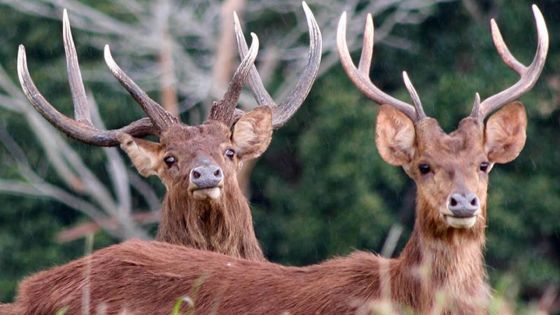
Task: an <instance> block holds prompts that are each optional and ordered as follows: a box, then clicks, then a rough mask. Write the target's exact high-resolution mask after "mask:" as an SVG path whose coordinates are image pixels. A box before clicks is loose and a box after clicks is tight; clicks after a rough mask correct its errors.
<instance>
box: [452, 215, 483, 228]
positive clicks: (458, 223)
mask: <svg viewBox="0 0 560 315" xmlns="http://www.w3.org/2000/svg"><path fill="white" fill-rule="evenodd" d="M445 221H446V222H447V224H449V225H451V226H452V227H454V228H457V229H468V228H470V227H472V226H473V225H474V224H475V223H476V216H473V217H470V218H456V217H452V216H449V215H446V216H445Z"/></svg>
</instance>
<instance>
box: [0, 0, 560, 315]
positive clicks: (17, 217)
mask: <svg viewBox="0 0 560 315" xmlns="http://www.w3.org/2000/svg"><path fill="white" fill-rule="evenodd" d="M532 3H533V2H532V1H506V0H495V1H492V0H462V1H461V0H455V1H453V0H401V1H398V0H371V1H361V0H345V1H342V0H341V1H338V0H330V1H310V2H308V4H309V5H310V7H311V9H312V10H313V11H314V13H315V16H316V18H317V21H318V23H319V26H320V27H321V30H322V33H323V47H324V50H323V53H324V54H323V62H322V66H321V71H320V74H319V78H318V80H317V81H316V83H315V85H314V87H313V89H312V91H311V94H310V95H309V97H308V99H307V101H306V102H305V103H304V105H303V106H302V108H301V109H300V110H299V112H298V113H297V115H296V116H295V117H294V118H293V119H292V120H291V121H290V122H289V123H288V124H287V125H286V126H284V127H283V128H281V129H279V130H277V131H276V132H275V133H274V136H273V141H272V144H271V146H270V147H269V149H268V151H267V152H266V153H265V154H264V156H263V157H261V158H260V159H259V160H258V161H255V162H254V163H249V164H250V165H247V167H246V168H245V169H244V171H243V173H241V174H240V180H241V183H242V185H243V187H244V189H245V191H246V193H247V195H248V196H250V200H251V203H252V208H253V215H254V221H255V230H256V233H257V237H258V239H259V240H260V242H261V244H262V246H263V248H264V250H265V253H266V256H267V257H268V258H269V259H270V260H271V261H274V262H279V263H282V264H290V265H304V264H311V263H315V262H319V261H321V260H323V259H326V258H328V257H333V256H337V255H346V254H348V253H349V252H351V251H353V250H356V249H360V250H367V251H374V252H383V253H385V254H386V255H392V256H396V255H398V253H399V252H400V250H401V248H402V246H403V245H404V244H405V243H406V241H407V239H408V237H409V234H410V232H411V229H412V226H413V222H414V196H415V186H414V183H413V182H412V180H410V179H409V178H408V177H407V176H406V175H405V174H404V172H403V171H402V170H401V169H400V168H396V167H392V166H390V165H388V164H386V163H385V162H383V161H382V160H381V158H380V156H379V154H378V152H377V150H376V148H375V145H374V142H373V125H374V119H375V116H376V112H377V107H378V106H377V105H375V104H374V103H372V102H371V101H369V100H367V99H366V98H365V97H363V96H362V95H361V93H360V92H359V91H358V90H357V89H356V88H355V87H354V86H353V85H352V84H351V83H350V82H349V80H348V79H347V77H346V75H345V74H344V72H343V70H342V68H341V66H340V64H339V62H338V55H337V53H336V49H335V35H336V24H337V22H338V18H339V16H340V14H341V13H342V11H343V10H346V11H347V12H348V22H349V26H348V33H347V38H348V42H349V45H350V49H351V50H352V51H353V52H354V53H353V54H354V56H355V60H357V58H358V55H359V50H360V49H361V35H362V32H363V25H364V22H365V17H366V13H368V12H371V13H373V14H374V23H375V26H376V33H375V36H376V37H375V40H376V46H375V56H374V66H373V68H372V72H371V77H372V79H373V81H374V82H375V83H376V84H377V85H378V86H379V87H381V88H382V89H383V90H384V91H386V92H388V93H389V94H392V95H394V96H396V97H397V98H401V99H403V100H407V101H408V94H407V93H406V90H405V89H404V84H403V83H402V81H401V71H402V70H407V71H408V73H409V75H410V76H411V78H412V81H413V82H414V84H415V87H416V89H417V90H418V92H419V93H420V97H421V98H422V100H423V103H424V108H425V110H426V112H427V114H428V115H430V116H433V117H435V118H437V119H438V120H439V121H440V124H441V125H442V127H443V128H444V129H446V130H447V131H452V130H453V129H455V127H456V125H457V123H458V121H459V120H460V119H461V118H462V117H464V116H466V115H467V114H468V113H469V112H470V109H471V106H472V102H473V100H474V94H475V92H480V94H481V97H482V98H485V97H487V96H489V95H492V94H494V93H496V92H498V91H500V90H502V89H504V88H506V87H509V86H510V85H512V84H513V83H514V82H516V81H517V79H518V76H517V74H516V73H514V72H513V71H511V70H510V69H509V68H507V67H506V66H505V65H504V63H503V62H502V61H501V59H500V58H499V56H498V54H497V52H496V50H495V48H494V46H493V44H492V40H491V35H490V27H489V25H490V23H489V20H490V18H492V17H494V18H496V20H497V22H498V24H499V25H500V29H501V30H502V34H503V36H504V39H505V41H506V43H507V44H508V46H509V48H510V50H511V51H512V53H513V54H514V55H515V56H516V57H517V58H518V59H519V60H520V61H522V62H524V63H526V64H528V63H530V61H531V59H532V57H533V54H534V52H535V48H536V30H535V25H534V19H533V14H532V11H531V7H530V6H531V4H532ZM535 3H536V4H537V5H538V6H539V8H540V9H541V11H542V12H543V14H544V17H545V20H546V22H547V25H548V28H549V32H550V42H551V45H550V50H549V57H548V61H547V65H546V66H545V70H544V72H543V74H542V75H541V78H540V80H539V82H538V83H537V85H536V86H535V88H534V89H533V90H532V92H530V93H528V94H527V95H525V96H523V98H522V99H521V100H522V101H523V103H524V104H525V105H526V107H527V110H528V116H529V127H528V141H527V144H526V146H525V149H524V150H523V152H522V153H521V155H520V157H519V158H517V160H515V161H514V162H512V163H510V164H507V165H498V166H497V167H495V168H494V170H493V171H492V176H491V182H490V188H489V219H488V229H487V246H486V254H485V257H486V264H487V271H488V274H489V278H490V282H491V284H492V287H493V288H494V289H495V291H496V292H495V294H496V295H497V296H498V297H499V298H503V299H504V300H507V301H508V303H511V305H512V306H511V307H512V308H513V309H514V310H515V311H516V312H520V313H531V312H533V311H535V310H537V309H540V310H542V311H545V312H550V313H559V312H560V301H559V299H558V292H559V291H558V290H559V287H560V185H559V183H560V182H559V181H560V166H559V165H558V161H560V128H559V127H560V126H559V124H560V71H558V69H560V54H559V48H560V47H559V45H560V35H559V34H560V2H559V1H555V0H547V1H535ZM63 8H67V9H68V13H69V17H70V22H71V25H72V29H73V34H74V41H75V42H76V46H77V49H78V54H79V58H80V64H81V68H82V71H83V78H84V82H85V84H86V89H88V91H89V93H90V100H91V101H92V102H95V103H96V104H98V107H99V112H100V117H101V120H102V121H103V123H104V125H105V126H107V128H116V127H120V126H123V125H125V124H127V123H129V122H131V121H132V120H135V119H137V118H139V117H142V112H141V110H140V108H139V106H138V105H137V104H136V103H134V101H133V100H132V99H131V98H130V97H129V96H128V95H127V94H125V92H124V91H123V89H121V87H120V86H119V84H118V83H117V82H116V80H114V79H113V78H112V76H111V75H110V73H109V71H108V70H107V69H106V66H105V64H104V61H103V55H102V49H103V45H104V44H106V43H108V44H110V45H111V48H112V52H113V56H114V57H115V59H116V60H117V62H119V64H120V65H121V66H122V67H123V68H124V69H125V70H126V71H127V72H128V73H129V74H130V75H131V77H132V78H134V79H135V80H136V81H137V82H138V83H139V84H140V85H141V86H142V88H144V89H145V90H147V91H148V92H149V94H150V95H151V96H152V97H153V98H154V99H156V100H159V101H160V102H161V104H162V105H164V106H165V107H166V108H167V109H168V110H170V111H172V112H175V113H178V114H179V115H180V116H181V118H182V119H183V121H184V122H188V123H192V124H198V123H201V122H202V121H204V119H205V117H206V115H207V112H208V108H209V105H210V104H211V101H212V100H216V99H218V98H220V97H221V94H222V93H223V91H224V90H225V86H226V85H227V82H228V80H229V78H230V77H231V73H232V71H233V70H234V69H235V67H236V66H237V64H238V62H239V58H238V56H237V51H236V48H235V39H234V34H233V27H232V25H233V20H232V11H233V10H236V11H237V12H238V13H239V15H240V18H241V20H242V23H243V27H244V30H245V34H246V35H247V34H248V32H249V31H251V32H255V33H256V34H257V35H258V36H259V38H260V41H261V49H260V53H259V58H258V59H257V65H258V67H259V70H260V72H261V76H262V77H263V78H264V80H265V82H266V86H267V87H268V89H269V91H270V92H271V93H272V94H273V96H274V97H275V98H276V99H280V98H282V96H283V94H284V93H286V92H285V91H287V90H289V89H290V88H291V87H292V84H293V83H294V82H295V78H296V77H297V75H298V74H299V71H300V70H301V69H303V66H304V63H305V61H306V57H307V56H306V54H307V49H308V36H307V25H306V22H305V16H304V13H303V9H302V7H301V3H300V2H299V1H292V0H290V1H276V0H224V1H215V0H192V1H172V0H158V1H142V0H119V1H107V0H102V1H73V0H42V1H36V0H34V1H27V0H13V1H9V0H0V29H2V34H1V35H0V65H1V67H0V161H1V163H2V165H1V167H0V204H1V206H0V301H2V302H8V301H11V300H12V299H13V297H14V294H15V289H16V286H17V283H18V281H20V280H21V279H22V278H23V277H25V276H26V275H29V274H31V273H34V272H36V271H39V270H42V269H45V268H48V267H51V266H54V265H58V264H62V263H65V262H68V261H70V260H72V259H74V258H76V257H80V256H81V255H83V253H84V247H85V243H86V242H85V239H86V236H88V235H93V239H94V248H101V247H104V246H107V245H109V244H112V243H115V242H119V241H122V240H124V239H127V238H132V237H153V235H154V232H155V230H156V228H157V220H158V211H159V207H160V199H161V197H162V196H163V193H164V187H163V185H161V183H160V182H159V180H158V179H157V178H149V179H144V178H141V177H140V176H139V175H138V174H137V173H136V171H135V170H134V168H133V167H132V165H131V163H130V161H129V160H128V158H127V157H126V156H124V155H123V154H122V153H121V152H119V150H118V149H116V148H110V149H102V148H98V147H90V146H87V145H83V144H81V143H78V142H77V141H73V140H70V139H68V138H67V137H65V136H64V135H62V134H61V133H59V132H57V131H56V130H54V128H52V127H51V126H50V125H49V124H48V123H46V122H45V121H44V120H43V119H42V118H41V117H40V116H39V115H38V114H37V113H36V112H35V111H34V109H33V108H32V107H31V105H29V104H28V103H27V100H26V99H25V97H24V96H23V95H22V93H21V90H20V88H19V83H18V81H17V74H16V56H17V46H18V45H19V44H24V45H25V47H26V49H27V56H28V63H29V68H30V72H31V74H32V76H33V78H34V79H35V82H36V83H37V85H38V87H39V89H40V90H41V91H42V92H43V94H44V95H45V96H46V98H47V99H49V100H50V101H51V103H53V104H54V105H55V107H57V108H58V109H59V110H61V111H62V112H64V113H66V114H68V115H70V114H71V112H72V104H71V96H70V91H69V88H68V84H67V82H68V81H67V78H66V64H65V59H64V49H63V42H62V22H61V17H62V9H63ZM356 62H357V61H356ZM240 106H242V107H245V108H250V107H252V106H254V101H253V99H252V96H251V95H250V94H249V93H245V94H244V95H243V96H242V99H241V102H240ZM99 123H101V121H99ZM124 227H127V228H124ZM131 227H132V228H131ZM388 240H392V241H388Z"/></svg>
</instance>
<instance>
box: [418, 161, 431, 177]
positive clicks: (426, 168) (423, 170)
mask: <svg viewBox="0 0 560 315" xmlns="http://www.w3.org/2000/svg"><path fill="white" fill-rule="evenodd" d="M418 170H419V171H420V174H422V175H426V174H428V173H429V172H430V171H431V170H432V168H431V167H430V165H429V164H426V163H422V164H420V165H418Z"/></svg>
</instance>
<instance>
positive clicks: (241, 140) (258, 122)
mask: <svg viewBox="0 0 560 315" xmlns="http://www.w3.org/2000/svg"><path fill="white" fill-rule="evenodd" d="M271 139H272V111H271V109H270V107H267V106H261V107H257V108H256V109H254V110H252V111H250V112H248V113H247V114H245V115H243V116H241V118H240V119H239V120H238V121H237V122H236V123H235V125H234V126H233V134H232V142H233V144H234V146H235V149H236V152H237V156H238V157H239V158H240V159H241V160H249V159H254V158H256V157H258V156H260V155H261V154H263V152H264V151H265V150H266V148H268V145H269V144H270V140H271Z"/></svg>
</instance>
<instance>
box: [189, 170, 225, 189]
mask: <svg viewBox="0 0 560 315" xmlns="http://www.w3.org/2000/svg"><path fill="white" fill-rule="evenodd" d="M223 179H224V175H223V172H222V169H221V168H220V167H219V166H218V165H203V166H198V167H195V168H193V169H192V170H191V174H190V181H191V183H192V184H194V185H195V186H196V188H198V189H204V188H214V187H216V186H218V185H219V184H220V183H221V182H222V181H223Z"/></svg>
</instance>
